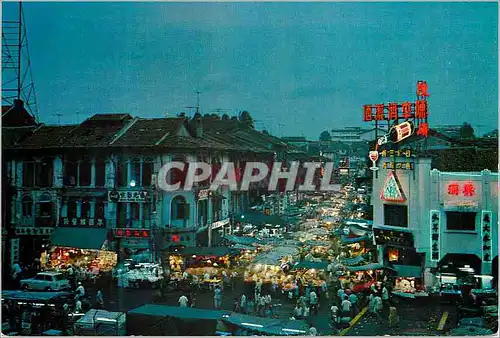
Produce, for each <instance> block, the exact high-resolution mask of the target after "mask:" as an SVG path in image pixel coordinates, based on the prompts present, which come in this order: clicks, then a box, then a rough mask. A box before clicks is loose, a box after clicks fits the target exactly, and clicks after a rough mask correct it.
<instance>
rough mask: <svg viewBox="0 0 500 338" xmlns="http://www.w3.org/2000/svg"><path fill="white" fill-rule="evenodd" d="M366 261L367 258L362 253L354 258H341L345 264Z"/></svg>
mask: <svg viewBox="0 0 500 338" xmlns="http://www.w3.org/2000/svg"><path fill="white" fill-rule="evenodd" d="M364 261H365V259H364V257H363V256H361V255H359V256H358V257H354V258H341V259H340V262H341V263H342V264H344V265H356V264H359V263H362V262H364Z"/></svg>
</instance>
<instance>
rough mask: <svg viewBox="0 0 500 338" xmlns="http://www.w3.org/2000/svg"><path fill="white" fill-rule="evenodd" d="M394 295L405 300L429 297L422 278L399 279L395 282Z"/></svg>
mask: <svg viewBox="0 0 500 338" xmlns="http://www.w3.org/2000/svg"><path fill="white" fill-rule="evenodd" d="M392 294H393V295H395V296H399V297H403V298H415V297H427V296H429V294H428V293H427V292H425V289H424V283H423V282H422V279H421V278H416V277H397V278H396V280H395V282H394V288H393V289H392Z"/></svg>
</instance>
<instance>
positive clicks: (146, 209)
mask: <svg viewBox="0 0 500 338" xmlns="http://www.w3.org/2000/svg"><path fill="white" fill-rule="evenodd" d="M142 213H143V218H144V220H145V221H146V223H148V222H149V221H151V217H152V214H151V204H150V203H144V204H143V211H142Z"/></svg>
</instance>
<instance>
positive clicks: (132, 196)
mask: <svg viewBox="0 0 500 338" xmlns="http://www.w3.org/2000/svg"><path fill="white" fill-rule="evenodd" d="M108 201H110V202H135V203H148V202H150V201H151V196H150V194H149V192H148V191H130V190H113V191H108Z"/></svg>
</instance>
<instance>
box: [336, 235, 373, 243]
mask: <svg viewBox="0 0 500 338" xmlns="http://www.w3.org/2000/svg"><path fill="white" fill-rule="evenodd" d="M340 238H341V239H342V242H343V243H345V244H354V243H359V242H362V241H365V240H367V239H369V238H370V236H369V235H364V236H358V237H347V236H345V235H342V236H340Z"/></svg>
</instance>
